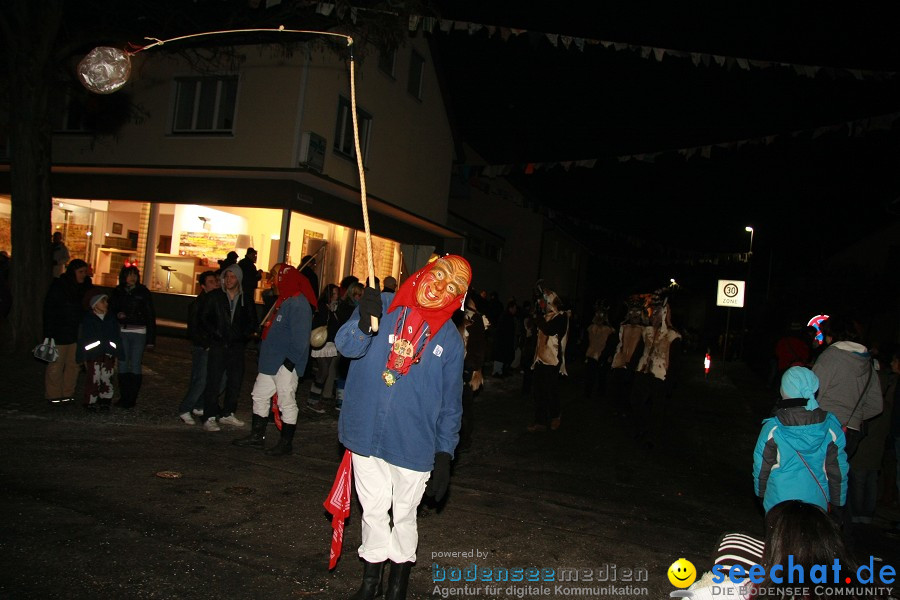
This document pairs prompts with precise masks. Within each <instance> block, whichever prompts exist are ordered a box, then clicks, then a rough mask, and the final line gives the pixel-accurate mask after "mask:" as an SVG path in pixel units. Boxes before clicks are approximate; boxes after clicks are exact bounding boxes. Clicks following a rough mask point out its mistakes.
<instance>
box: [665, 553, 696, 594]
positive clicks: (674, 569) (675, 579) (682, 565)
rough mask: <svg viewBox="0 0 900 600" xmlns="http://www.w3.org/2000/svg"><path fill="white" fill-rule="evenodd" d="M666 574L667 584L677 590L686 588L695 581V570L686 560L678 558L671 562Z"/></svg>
mask: <svg viewBox="0 0 900 600" xmlns="http://www.w3.org/2000/svg"><path fill="white" fill-rule="evenodd" d="M666 574H667V575H668V576H669V582H670V583H671V584H672V585H674V586H675V587H677V588H686V587H688V586H689V585H691V584H692V583H694V580H695V579H697V569H695V568H694V564H693V563H692V562H691V561H689V560H688V559H686V558H679V559H678V560H676V561H675V562H673V563H672V565H671V566H670V567H669V570H668V571H666Z"/></svg>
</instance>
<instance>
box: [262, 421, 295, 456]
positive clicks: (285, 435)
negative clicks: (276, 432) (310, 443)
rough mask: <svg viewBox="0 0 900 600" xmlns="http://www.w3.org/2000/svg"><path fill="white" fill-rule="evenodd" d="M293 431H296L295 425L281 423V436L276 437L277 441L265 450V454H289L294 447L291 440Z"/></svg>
mask: <svg viewBox="0 0 900 600" xmlns="http://www.w3.org/2000/svg"><path fill="white" fill-rule="evenodd" d="M295 431H297V426H296V425H290V424H288V423H282V424H281V437H280V438H279V439H278V443H277V444H275V445H274V446H272V447H271V448H269V449H268V450H266V454H267V455H269V456H284V455H285V454H290V453H291V451H293V449H294V447H293V441H294V432H295Z"/></svg>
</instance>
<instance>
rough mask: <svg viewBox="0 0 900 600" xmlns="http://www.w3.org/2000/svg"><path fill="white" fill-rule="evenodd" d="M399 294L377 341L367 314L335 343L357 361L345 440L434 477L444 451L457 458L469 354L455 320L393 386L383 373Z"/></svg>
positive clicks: (342, 426)
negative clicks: (362, 326) (368, 329)
mask: <svg viewBox="0 0 900 600" xmlns="http://www.w3.org/2000/svg"><path fill="white" fill-rule="evenodd" d="M392 297H393V296H392V295H391V294H384V295H382V297H381V301H382V305H383V314H384V316H383V318H382V319H381V321H380V323H379V327H378V333H377V334H375V335H372V336H369V335H366V334H364V333H362V332H361V331H360V330H359V309H358V308H357V309H356V310H354V311H353V314H352V315H351V316H350V318H349V319H348V320H347V322H346V323H344V325H343V326H342V327H341V329H340V330H339V331H338V334H337V338H336V339H335V345H336V346H337V348H338V351H339V352H340V353H341V355H343V356H346V357H348V358H351V359H355V360H351V363H350V371H349V373H348V375H347V384H346V387H345V388H344V403H343V406H342V407H341V416H340V420H339V422H338V436H339V438H340V441H341V443H342V444H343V445H344V447H346V448H348V449H350V450H351V451H353V452H355V453H357V454H360V455H363V456H376V457H378V458H381V459H383V460H385V461H387V462H389V463H390V464H392V465H395V466H398V467H403V468H406V469H412V470H414V471H420V472H427V471H431V470H432V469H433V468H434V455H435V453H436V452H446V453H448V454H450V455H451V456H453V451H454V450H455V449H456V444H457V442H458V441H459V426H460V419H461V417H462V372H463V358H464V354H465V349H464V347H463V342H462V336H460V334H459V331H458V330H457V329H456V327H455V326H454V325H453V323H452V322H451V321H447V322H446V323H444V325H443V326H442V327H441V328H440V329H439V330H438V332H437V335H432V336H431V337H430V338H429V340H428V344H427V346H426V347H425V349H424V351H423V352H422V355H421V360H420V362H419V363H418V364H414V365H412V367H411V368H410V369H409V372H408V373H407V374H406V375H404V376H403V377H400V379H399V380H398V381H397V382H396V383H395V384H394V385H392V386H390V387H388V386H387V385H385V383H384V380H383V379H382V377H381V375H382V373H383V372H384V370H385V367H386V365H387V360H388V355H389V354H390V350H391V345H390V343H389V342H388V338H389V337H390V336H391V335H392V334H393V332H394V327H395V326H396V324H397V319H398V318H399V317H400V315H402V314H403V310H404V309H403V307H399V308H397V309H395V310H394V311H393V312H391V313H388V312H387V309H388V306H389V305H390V302H391V299H392Z"/></svg>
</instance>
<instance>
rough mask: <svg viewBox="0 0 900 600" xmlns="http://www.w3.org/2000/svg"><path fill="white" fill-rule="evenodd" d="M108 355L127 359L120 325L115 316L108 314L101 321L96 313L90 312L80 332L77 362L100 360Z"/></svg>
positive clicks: (86, 315)
mask: <svg viewBox="0 0 900 600" xmlns="http://www.w3.org/2000/svg"><path fill="white" fill-rule="evenodd" d="M106 355H109V356H115V357H116V358H118V359H119V360H124V359H125V348H124V347H123V346H122V334H121V332H120V330H119V324H118V322H116V317H115V316H114V315H111V314H109V313H107V314H106V316H105V317H104V318H102V319H101V318H100V317H98V316H97V315H96V314H94V311H88V312H87V313H85V315H84V318H83V319H82V321H81V327H80V328H79V330H78V342H77V344H76V346H75V362H84V361H85V360H98V359H100V358H103V357H104V356H106Z"/></svg>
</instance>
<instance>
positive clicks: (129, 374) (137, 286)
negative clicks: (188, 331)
mask: <svg viewBox="0 0 900 600" xmlns="http://www.w3.org/2000/svg"><path fill="white" fill-rule="evenodd" d="M109 312H110V314H111V315H114V316H115V318H116V320H118V322H119V325H120V326H121V328H122V346H124V351H125V359H124V360H122V361H121V362H120V363H119V402H118V404H116V406H118V407H119V408H132V407H133V406H134V405H135V403H136V402H137V396H138V392H139V391H140V389H141V383H142V381H141V380H142V378H143V376H142V374H141V362H142V361H143V358H144V348H153V346H154V345H155V344H156V313H155V311H154V310H153V298H152V297H151V296H150V290H148V289H147V288H146V286H144V285H142V284H141V273H140V271H139V270H138V268H137V267H136V266H134V265H128V266H125V267H122V270H121V271H120V272H119V285H117V286H116V288H115V289H114V290H113V292H112V294H111V295H110V298H109Z"/></svg>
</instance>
